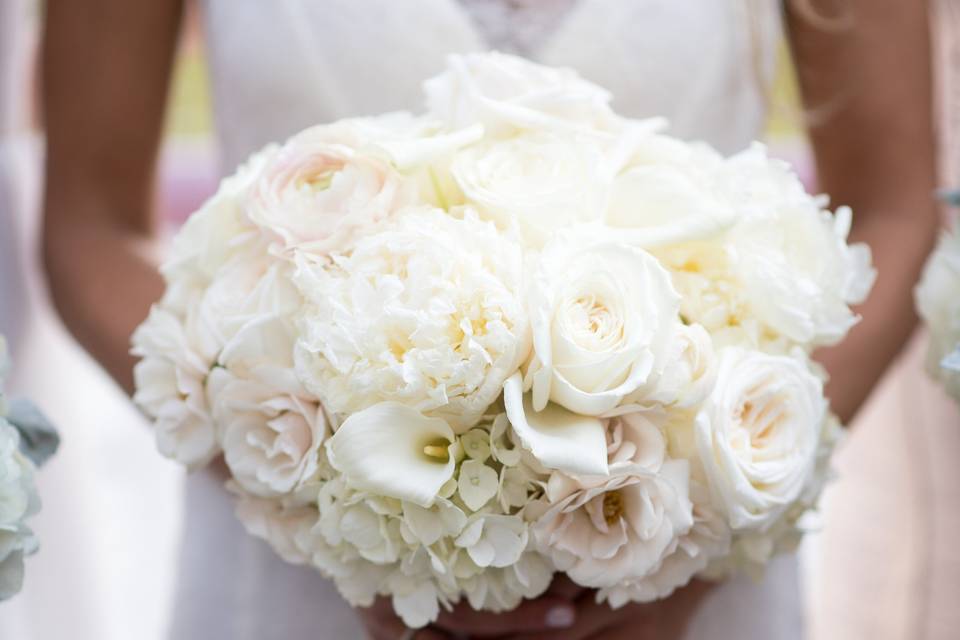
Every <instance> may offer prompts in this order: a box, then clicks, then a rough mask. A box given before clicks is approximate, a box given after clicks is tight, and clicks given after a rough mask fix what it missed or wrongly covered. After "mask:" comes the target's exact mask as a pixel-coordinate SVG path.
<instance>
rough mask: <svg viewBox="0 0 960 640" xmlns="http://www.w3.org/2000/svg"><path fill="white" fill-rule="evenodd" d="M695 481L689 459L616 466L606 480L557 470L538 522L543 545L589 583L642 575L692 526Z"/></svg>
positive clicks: (604, 583) (578, 579)
mask: <svg viewBox="0 0 960 640" xmlns="http://www.w3.org/2000/svg"><path fill="white" fill-rule="evenodd" d="M688 481H689V466H688V464H687V462H686V461H685V460H667V461H664V462H663V463H662V464H661V465H660V467H659V469H649V468H646V467H644V466H643V465H638V464H631V463H627V464H617V465H611V469H610V475H609V477H605V478H603V477H592V478H588V477H585V478H579V479H573V478H568V477H566V476H564V475H563V474H560V473H556V474H554V475H553V476H552V477H551V478H550V481H549V482H548V484H547V488H546V498H547V500H548V501H549V503H550V504H549V507H548V508H547V511H546V512H545V513H543V514H542V515H541V516H540V517H539V519H538V520H537V521H536V524H535V525H534V526H533V533H534V536H535V537H536V540H537V543H538V549H539V550H540V551H541V552H543V553H546V554H549V555H550V557H551V558H552V559H553V562H554V564H555V565H556V567H557V569H558V570H560V571H565V572H566V573H567V575H569V576H570V578H571V579H572V580H573V581H574V582H576V583H577V584H579V585H582V586H586V587H593V588H602V587H610V586H613V585H616V584H619V583H621V582H624V581H632V580H637V579H640V578H643V577H645V576H647V575H649V574H650V573H652V572H654V571H656V569H657V568H658V567H659V566H660V564H661V563H662V562H663V560H664V558H666V557H667V556H668V555H669V554H671V553H672V552H673V551H674V550H675V549H676V547H677V544H678V542H679V540H680V537H681V536H683V535H684V534H686V533H687V531H689V529H690V527H691V526H692V525H693V516H692V505H691V503H690V500H689V498H688V493H687V492H688V488H687V487H688Z"/></svg>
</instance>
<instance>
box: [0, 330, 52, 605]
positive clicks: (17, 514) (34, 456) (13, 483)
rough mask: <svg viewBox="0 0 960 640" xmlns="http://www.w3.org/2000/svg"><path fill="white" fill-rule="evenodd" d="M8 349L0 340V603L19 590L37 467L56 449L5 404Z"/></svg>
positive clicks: (36, 420)
mask: <svg viewBox="0 0 960 640" xmlns="http://www.w3.org/2000/svg"><path fill="white" fill-rule="evenodd" d="M8 370H9V359H8V358H7V343H6V341H5V340H4V338H3V336H2V335H0V600H6V599H7V598H10V597H12V596H14V595H16V594H17V593H18V592H19V591H20V588H21V587H22V586H23V574H24V567H23V558H24V556H27V555H29V554H31V553H33V552H34V551H36V550H37V546H38V545H37V538H36V536H35V535H34V534H33V532H32V531H31V530H30V528H29V527H28V526H27V523H26V521H27V519H28V518H29V517H30V516H32V515H34V514H36V513H37V512H38V511H39V510H40V498H39V497H38V496H37V490H36V487H35V486H34V472H35V471H36V466H35V465H39V464H42V463H43V462H44V461H45V460H46V459H47V458H48V457H49V456H50V455H52V454H53V452H54V451H55V450H56V448H57V444H58V439H57V436H56V433H55V432H54V431H53V429H52V428H51V427H50V426H49V424H48V423H47V421H46V419H45V418H43V416H42V415H41V414H40V413H39V412H38V411H37V410H36V409H34V408H33V407H32V406H31V405H29V404H28V403H26V402H24V401H22V400H18V401H16V402H14V403H10V402H8V401H7V397H6V395H5V394H4V380H5V379H6V377H7V371H8Z"/></svg>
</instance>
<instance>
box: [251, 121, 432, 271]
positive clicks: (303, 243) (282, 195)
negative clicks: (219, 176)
mask: <svg viewBox="0 0 960 640" xmlns="http://www.w3.org/2000/svg"><path fill="white" fill-rule="evenodd" d="M356 127H357V125H356V124H355V123H352V122H350V121H347V122H345V123H338V124H334V125H324V126H319V127H313V128H311V129H306V130H305V131H302V132H301V133H299V134H297V135H295V136H294V137H292V138H291V139H290V140H289V141H287V143H286V144H285V145H283V147H281V148H280V149H279V150H278V151H277V152H276V153H275V154H274V155H273V156H272V157H271V158H270V159H269V161H268V162H267V163H266V164H265V165H264V166H263V168H262V170H261V172H260V175H259V176H258V177H257V179H256V181H255V182H254V184H253V185H252V187H251V189H250V194H249V201H248V211H249V215H250V219H251V220H253V222H255V223H256V224H258V225H259V226H260V227H261V228H263V229H264V230H265V231H267V232H268V233H271V234H276V235H278V236H280V238H281V240H282V243H283V246H284V247H286V248H292V247H296V248H300V249H302V250H306V251H311V252H313V253H316V254H320V255H324V254H327V253H329V252H330V251H336V250H341V249H343V248H344V247H345V246H346V245H347V244H348V243H349V242H350V241H351V240H353V239H354V238H355V237H356V236H357V235H358V234H359V233H360V232H362V231H363V230H365V229H368V228H370V227H371V226H373V225H374V224H375V223H377V222H378V221H380V220H383V219H385V218H387V217H389V216H391V215H393V214H394V213H395V212H396V211H397V210H398V209H399V208H401V207H403V206H404V205H406V204H409V203H410V202H412V200H413V196H414V193H413V192H412V186H411V185H408V184H406V183H405V180H404V178H403V176H402V175H401V174H400V173H399V172H397V170H396V169H394V168H393V167H392V166H390V164H389V163H388V162H387V159H386V158H385V157H381V156H379V155H375V154H373V153H371V152H370V151H365V150H364V149H362V148H359V149H358V146H359V145H361V144H362V143H363V141H364V139H365V137H366V136H365V135H364V133H363V132H362V131H361V132H357V131H356Z"/></svg>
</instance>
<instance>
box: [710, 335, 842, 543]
mask: <svg viewBox="0 0 960 640" xmlns="http://www.w3.org/2000/svg"><path fill="white" fill-rule="evenodd" d="M825 417H826V400H825V399H824V397H823V383H822V382H821V381H820V379H819V378H817V377H816V376H814V375H813V373H811V372H810V370H809V367H808V365H807V364H806V363H805V362H804V361H803V360H800V359H798V358H795V357H791V356H775V355H767V354H764V353H760V352H756V351H748V350H743V349H739V348H736V347H730V348H726V349H723V350H722V351H721V355H720V368H719V371H718V374H717V384H716V386H715V387H714V389H713V392H712V393H711V394H710V396H709V397H708V398H707V400H706V401H705V403H704V405H703V407H702V409H701V410H700V412H699V414H697V417H696V423H695V437H696V443H697V451H698V453H699V456H700V460H701V463H702V465H703V468H704V471H705V472H706V476H707V479H708V480H709V484H710V488H711V490H712V492H713V496H714V500H715V501H716V504H717V505H719V506H721V507H722V508H723V510H724V512H725V513H726V515H727V517H728V519H729V522H730V525H731V526H732V527H733V528H734V529H741V530H750V529H752V530H760V531H763V530H764V529H765V528H766V527H769V526H770V525H771V524H772V523H773V522H774V521H775V520H776V519H777V518H778V517H779V516H780V515H781V514H782V513H783V512H784V511H785V510H786V509H788V508H789V507H790V505H791V504H792V503H793V502H794V501H795V500H796V499H797V498H798V497H799V496H800V493H801V491H802V490H803V488H804V485H805V484H806V482H807V480H808V478H809V476H810V474H811V473H812V472H813V470H814V463H815V461H816V454H817V442H818V440H819V436H820V431H821V427H822V425H823V421H824V419H825Z"/></svg>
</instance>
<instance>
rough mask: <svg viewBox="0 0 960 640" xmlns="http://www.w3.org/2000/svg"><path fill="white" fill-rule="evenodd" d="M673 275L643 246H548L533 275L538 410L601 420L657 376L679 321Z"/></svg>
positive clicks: (563, 241)
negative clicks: (552, 408)
mask: <svg viewBox="0 0 960 640" xmlns="http://www.w3.org/2000/svg"><path fill="white" fill-rule="evenodd" d="M679 303H680V298H679V296H678V295H677V293H676V291H674V289H673V285H672V284H671V283H670V276H669V275H668V273H667V272H666V271H665V270H664V269H663V267H661V266H660V264H659V263H658V262H657V260H656V259H655V258H653V257H652V256H651V255H650V254H648V253H646V252H645V251H643V250H641V249H637V248H634V247H630V246H627V245H624V244H619V243H617V242H615V241H588V242H583V243H581V242H575V241H573V240H572V238H570V237H564V238H560V237H558V239H557V240H556V241H554V242H553V243H551V244H550V245H548V246H547V247H546V248H545V249H544V251H543V254H542V256H541V260H540V265H539V268H538V269H537V270H536V271H535V273H534V274H533V276H532V279H531V282H530V286H529V293H528V308H529V313H530V322H531V328H532V331H533V358H532V360H531V362H530V364H529V366H528V369H527V372H526V376H525V379H524V382H525V386H527V387H529V388H530V389H531V391H532V394H533V408H534V409H536V410H538V411H539V410H542V409H543V408H544V407H545V406H546V403H547V401H552V402H555V403H557V404H559V405H561V406H563V407H566V408H567V409H569V410H570V411H573V412H576V413H579V414H584V415H600V414H602V413H604V412H606V411H609V410H611V409H613V408H614V407H616V406H617V405H618V404H619V403H620V402H621V401H622V400H623V399H624V398H625V397H626V396H628V395H629V394H631V393H633V392H634V391H636V390H637V389H638V388H640V387H641V385H643V384H645V383H646V382H647V381H648V380H650V379H651V376H652V375H655V374H658V373H659V372H660V371H661V370H662V368H663V366H664V358H665V356H666V355H667V349H668V345H669V344H670V339H671V337H672V336H673V335H674V334H675V332H676V331H677V329H678V326H679V324H680V322H679V314H678V310H679Z"/></svg>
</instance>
